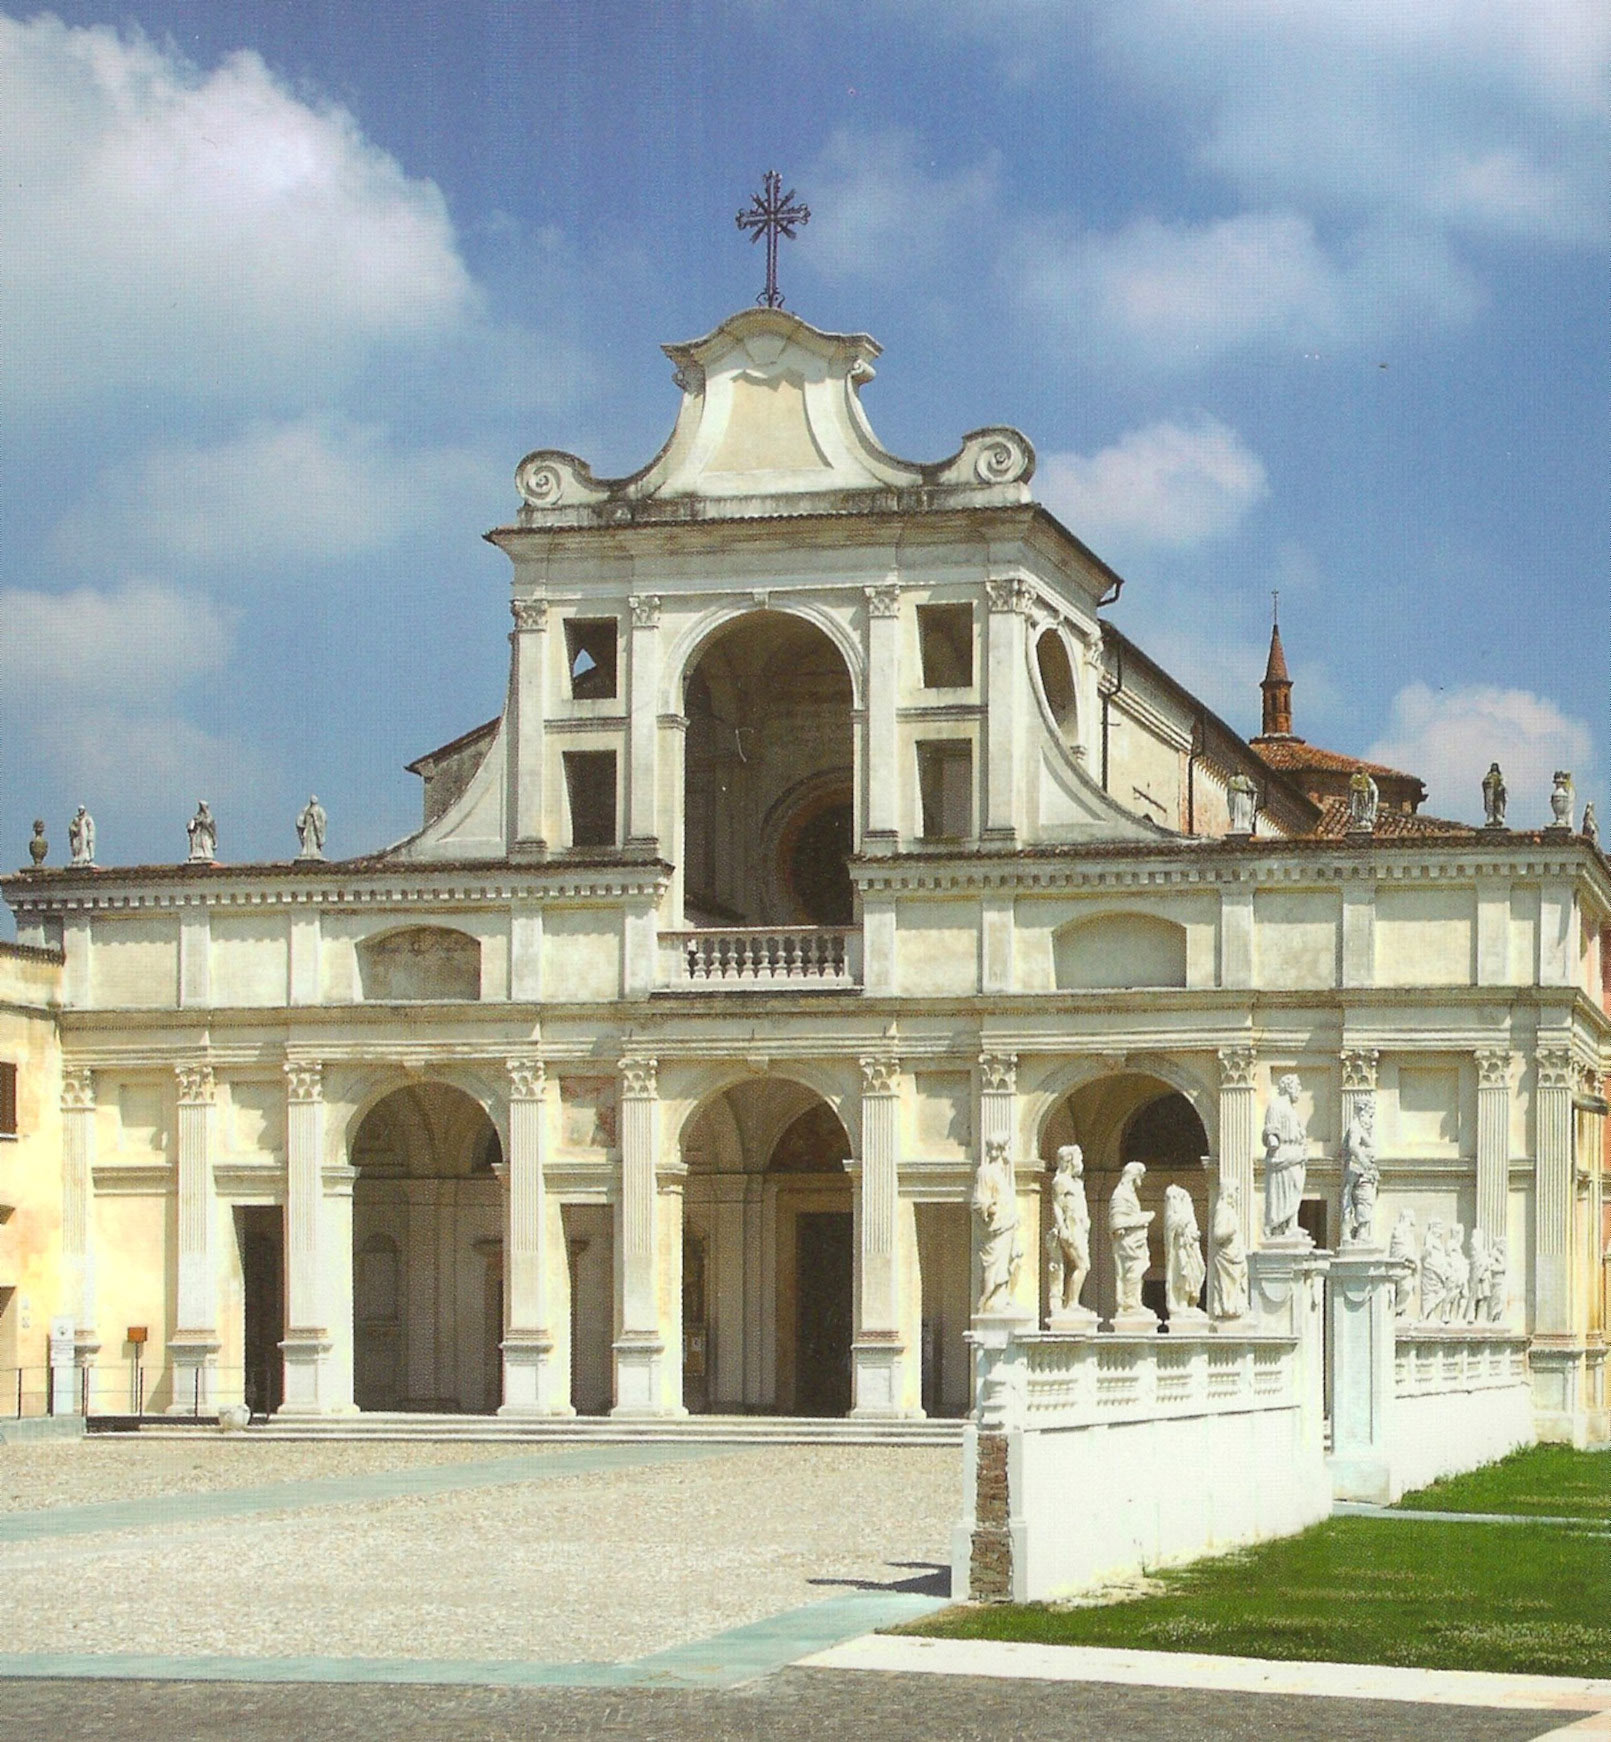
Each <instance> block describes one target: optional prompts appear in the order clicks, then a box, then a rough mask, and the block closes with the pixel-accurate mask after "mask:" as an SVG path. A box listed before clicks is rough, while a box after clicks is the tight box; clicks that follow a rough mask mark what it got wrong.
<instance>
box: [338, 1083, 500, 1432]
mask: <svg viewBox="0 0 1611 1742" xmlns="http://www.w3.org/2000/svg"><path fill="white" fill-rule="evenodd" d="M351 1154H352V1162H353V1165H354V1166H355V1167H356V1168H357V1169H358V1178H357V1181H356V1182H355V1184H354V1187H353V1205H352V1249H353V1250H352V1257H353V1400H354V1402H356V1403H357V1405H358V1407H359V1408H360V1409H376V1410H411V1411H420V1412H429V1413H442V1414H475V1413H481V1412H486V1411H490V1410H495V1409H496V1408H497V1407H498V1405H499V1403H500V1402H501V1401H502V1394H503V1386H502V1364H501V1355H500V1350H499V1345H500V1343H501V1341H502V1337H503V1208H502V1194H501V1192H500V1189H499V1186H498V1179H497V1175H496V1174H495V1173H494V1172H493V1168H494V1165H495V1164H496V1163H497V1162H499V1161H501V1160H502V1158H503V1149H502V1145H501V1144H500V1142H499V1140H498V1133H497V1129H496V1127H495V1126H494V1125H493V1123H492V1121H491V1119H489V1118H488V1117H487V1114H486V1112H485V1111H484V1109H483V1108H482V1107H481V1106H480V1105H479V1103H477V1102H476V1101H474V1100H472V1099H471V1097H470V1096H469V1095H467V1094H465V1093H464V1092H463V1091H462V1090H460V1089H455V1088H453V1087H451V1086H450V1085H449V1084H446V1083H434V1082H428V1083H419V1084H414V1085H411V1086H409V1087H408V1088H405V1089H398V1090H396V1091H395V1092H394V1093H392V1094H390V1095H387V1096H386V1097H385V1099H384V1100H382V1101H379V1102H377V1103H376V1105H375V1106H374V1107H372V1108H371V1109H370V1111H369V1112H368V1113H367V1114H366V1115H365V1117H364V1119H363V1122H362V1123H361V1124H360V1125H359V1127H358V1130H357V1133H356V1135H355V1136H354V1138H353V1142H352V1151H351Z"/></svg>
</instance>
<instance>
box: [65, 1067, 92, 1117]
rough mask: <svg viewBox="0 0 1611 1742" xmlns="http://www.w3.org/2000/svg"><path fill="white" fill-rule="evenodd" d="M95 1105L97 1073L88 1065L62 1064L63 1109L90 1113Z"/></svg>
mask: <svg viewBox="0 0 1611 1742" xmlns="http://www.w3.org/2000/svg"><path fill="white" fill-rule="evenodd" d="M94 1107H95V1073H94V1071H92V1070H91V1069H90V1068H89V1066H88V1065H66V1064H64V1065H63V1066H62V1111H63V1112H64V1113H88V1112H92V1111H93V1110H94Z"/></svg>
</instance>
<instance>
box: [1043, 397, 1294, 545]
mask: <svg viewBox="0 0 1611 1742" xmlns="http://www.w3.org/2000/svg"><path fill="white" fill-rule="evenodd" d="M1038 477H1039V480H1040V495H1041V497H1042V499H1043V500H1044V501H1045V503H1046V505H1047V506H1048V507H1049V508H1050V509H1052V510H1053V512H1054V513H1056V514H1057V515H1059V516H1060V517H1061V518H1062V519H1063V520H1065V521H1066V522H1067V523H1068V525H1069V526H1070V527H1071V528H1072V529H1073V531H1074V532H1076V533H1077V534H1078V535H1079V536H1080V537H1081V538H1082V539H1084V540H1085V542H1086V543H1087V544H1090V545H1091V546H1093V547H1094V548H1095V549H1097V550H1106V549H1107V548H1108V547H1109V546H1110V545H1111V546H1112V547H1113V548H1114V549H1115V550H1117V551H1119V552H1121V553H1131V552H1136V551H1140V550H1144V549H1148V548H1158V547H1162V548H1165V549H1175V550H1180V549H1184V548H1187V547H1189V546H1191V545H1195V544H1200V543H1202V542H1203V541H1204V540H1205V539H1211V538H1220V537H1223V536H1225V534H1227V533H1229V532H1232V531H1234V530H1235V528H1236V527H1237V526H1238V525H1239V524H1240V523H1241V521H1242V519H1243V517H1244V516H1245V515H1246V514H1247V512H1248V511H1249V509H1251V508H1252V507H1253V506H1254V505H1255V504H1256V503H1258V502H1259V501H1261V500H1262V499H1263V497H1264V496H1265V495H1266V493H1267V491H1268V484H1267V481H1266V478H1265V472H1264V466H1263V463H1262V462H1261V461H1260V459H1259V457H1258V455H1257V454H1255V453H1254V452H1253V451H1252V450H1251V449H1250V448H1248V447H1247V446H1246V444H1245V443H1244V442H1243V441H1242V438H1241V437H1240V436H1239V435H1238V434H1237V433H1236V431H1235V430H1233V429H1232V428H1230V426H1229V425H1227V424H1224V423H1221V422H1220V421H1219V419H1218V418H1213V417H1206V416H1199V417H1197V418H1196V419H1194V420H1192V421H1191V422H1189V423H1175V422H1163V423H1153V424H1148V425H1147V426H1146V427H1145V428H1143V429H1135V430H1131V431H1130V432H1129V433H1128V434H1127V435H1125V436H1122V437H1121V438H1120V439H1119V440H1118V441H1117V442H1115V443H1114V445H1113V446H1112V447H1108V448H1103V449H1102V450H1101V451H1100V452H1099V453H1095V454H1090V455H1084V454H1049V455H1047V456H1046V457H1045V458H1044V459H1043V460H1042V462H1041V465H1040V467H1039V470H1038Z"/></svg>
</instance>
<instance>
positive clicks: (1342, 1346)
mask: <svg viewBox="0 0 1611 1742" xmlns="http://www.w3.org/2000/svg"><path fill="white" fill-rule="evenodd" d="M1398 1270H1399V1266H1398V1264H1397V1263H1396V1262H1395V1261H1393V1260H1391V1259H1389V1258H1388V1256H1387V1254H1386V1252H1385V1251H1383V1250H1382V1249H1381V1248H1380V1247H1361V1246H1355V1247H1348V1248H1345V1249H1344V1250H1343V1251H1341V1252H1339V1253H1338V1254H1337V1255H1336V1257H1335V1258H1333V1259H1332V1261H1331V1272H1330V1280H1331V1326H1330V1340H1331V1457H1330V1460H1329V1464H1330V1469H1331V1484H1332V1493H1333V1494H1334V1495H1335V1496H1336V1497H1337V1498H1338V1499H1339V1500H1368V1501H1374V1502H1376V1503H1377V1504H1379V1505H1383V1506H1386V1505H1391V1504H1392V1502H1393V1501H1395V1500H1397V1499H1398V1494H1397V1493H1396V1492H1395V1484H1394V1481H1393V1468H1392V1455H1391V1446H1390V1440H1389V1436H1390V1432H1391V1428H1392V1416H1393V1402H1394V1373H1393V1354H1394V1320H1393V1284H1394V1281H1395V1279H1396V1278H1397V1276H1398Z"/></svg>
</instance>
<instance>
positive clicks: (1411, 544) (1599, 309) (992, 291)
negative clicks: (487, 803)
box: [0, 0, 1611, 864]
mask: <svg viewBox="0 0 1611 1742" xmlns="http://www.w3.org/2000/svg"><path fill="white" fill-rule="evenodd" d="M0 161H4V162H5V164H6V165H7V169H6V174H5V176H4V178H3V182H0V235H3V236H4V238H5V243H4V247H5V261H4V270H3V272H0V322H3V327H0V330H3V331H4V333H5V335H6V344H5V347H4V351H3V354H0V406H3V421H0V516H3V519H0V526H3V539H0V592H3V598H0V610H3V613H4V615H3V619H0V620H3V622H4V625H5V633H4V640H3V642H0V659H3V662H4V668H3V672H0V676H3V680H4V687H3V692H0V732H3V740H0V771H3V774H4V807H3V812H0V830H3V832H4V837H5V840H6V841H7V842H9V843H10V845H9V849H8V850H9V851H10V852H11V853H12V854H13V855H14V857H13V859H12V861H11V862H13V863H21V862H22V860H23V858H24V848H25V843H26V839H27V834H28V825H29V821H30V820H31V819H32V818H33V817H34V816H36V815H39V816H43V817H44V818H46V820H47V823H48V824H49V834H50V837H51V839H52V842H53V844H54V845H55V849H56V852H55V855H54V857H55V858H58V859H59V858H61V857H64V856H65V837H66V821H67V818H68V816H69V815H70V814H71V812H72V809H73V808H74V806H75V805H77V804H78V803H80V802H84V803H87V804H88V805H89V806H90V809H91V810H92V811H93V812H94V813H95V815H96V818H97V821H98V824H99V837H100V840H99V845H100V857H101V858H102V860H103V861H104V862H108V863H123V864H127V863H133V862H140V861H148V860H159V861H160V860H173V859H179V858H182V857H183V854H184V850H185V834H184V823H185V820H186V818H187V817H188V816H189V814H190V813H191V811H192V810H193V809H194V806H195V801H196V799H197V798H198V797H201V796H206V797H207V798H208V799H210V800H211V802H212V806H213V809H214V811H215V813H216V814H217V815H218V817H219V819H220V830H221V833H220V854H221V856H222V857H224V858H226V859H233V860H243V859H253V858H272V857H284V856H289V855H290V854H291V853H292V852H294V850H295V844H296V843H295V835H294V832H293V828H292V822H293V818H294V816H295V813H296V811H297V809H298V807H299V806H300V804H301V803H302V801H303V799H305V797H306V796H307V794H308V792H309V791H310V790H316V791H317V792H318V793H319V795H320V797H321V799H322V800H323V801H324V804H325V806H326V808H327V809H328V811H329V813H330V818H331V823H330V840H329V847H330V850H331V851H332V853H334V854H338V855H345V854H350V853H356V852H362V851H367V850H371V849H373V848H376V847H379V846H381V845H384V844H385V843H387V842H389V841H391V840H394V839H396V838H398V837H399V836H401V835H403V834H405V833H407V832H408V831H409V830H410V829H411V828H413V827H414V826H415V825H416V823H417V818H418V802H419V801H418V791H417V785H416V783H415V781H414V778H413V777H412V776H410V775H407V774H405V773H404V772H403V771H402V764H403V763H405V762H407V761H409V760H411V759H412V758H413V757H414V756H416V755H418V754H420V753H422V752H423V751H425V750H428V749H430V748H431V747H433V746H434V745H436V744H438V743H440V742H443V741H445V740H446V739H448V738H450V737H453V736H455V735H456V734H457V733H459V732H461V731H463V730H465V729H467V728H468V727H470V726H472V725H475V724H477V723H478V722H480V721H481V720H484V719H486V718H488V717H489V716H491V715H492V714H494V713H496V712H497V710H498V708H499V706H500V703H501V699H502V689H503V681H504V661H505V656H506V647H505V640H504V636H505V631H506V629H507V613H506V607H505V603H504V600H505V597H506V584H507V564H506V561H505V559H504V558H503V557H501V556H500V555H499V554H498V553H497V552H496V551H493V550H492V549H490V548H489V547H487V546H486V545H484V544H483V543H482V542H481V540H480V536H479V535H480V534H481V533H482V532H483V531H484V530H486V529H487V528H488V527H490V526H493V525H496V524H499V523H501V522H503V521H506V520H507V519H509V518H511V517H512V515H513V511H514V507H515V504H516V498H515V493H514V489H513V484H512V474H513V468H514V465H515V463H516V461H517V460H518V459H519V458H520V456H521V455H522V454H523V453H525V452H527V451H528V450H529V449H531V448H534V447H548V446H556V447H566V448H571V449H573V450H574V451H576V452H578V453H580V454H582V455H583V456H585V457H586V458H588V459H589V460H590V461H592V462H593V463H594V464H595V466H596V467H597V468H598V469H600V470H601V471H621V470H629V469H631V468H633V467H635V466H637V465H638V464H640V463H642V462H643V461H644V460H646V459H647V458H648V457H649V456H650V454H652V453H653V452H654V450H655V449H656V448H657V447H658V445H659V443H660V441H661V440H662V439H663V437H664V435H665V433H666V431H667V430H668V429H669V427H670V423H671V420H672V418H673V416H674V415H675V409H676V390H675V388H674V387H673V385H672V383H671V380H670V371H669V365H668V364H667V363H666V361H665V360H664V359H663V358H662V357H661V356H660V354H659V351H658V348H657V347H658V346H659V345H660V344H661V343H662V342H663V341H667V340H680V339H687V338H692V337H695V336H697V335H699V334H701V333H704V332H706V331H708V330H709V329H710V328H712V327H714V326H715V325H716V324H717V323H718V322H719V321H721V320H722V319H723V318H724V317H725V316H727V315H728V314H730V313H732V312H734V311H735V310H736V309H738V308H741V307H743V306H745V305H747V304H748V303H749V302H750V300H751V299H752V298H753V297H754V295H755V293H756V291H757V290H758V289H759V287H760V281H761V269H762V263H761V253H760V250H759V249H756V248H752V247H751V246H750V245H749V244H748V243H747V242H746V241H745V240H744V238H743V237H741V236H740V235H739V233H738V232H737V230H736V229H735V228H734V225H733V214H734V212H735V211H736V210H737V209H738V208H739V207H740V206H742V205H743V204H744V203H745V202H746V200H747V198H748V196H749V194H750V192H751V191H752V190H753V189H754V188H755V187H756V186H757V185H758V183H759V178H760V176H761V174H762V172H763V171H764V170H766V169H767V168H769V167H772V166H774V165H775V166H776V167H777V168H778V169H780V170H781V171H782V172H783V174H784V176H785V180H786V184H787V185H792V186H794V187H795V188H796V189H797V190H798V192H799V194H800V197H801V198H803V199H804V200H806V201H807V202H808V203H809V204H810V206H811V207H812V211H813V214H814V215H813V219H812V222H811V224H810V226H809V227H808V228H807V229H806V230H805V231H804V232H803V233H802V235H801V238H800V240H799V241H798V242H797V243H795V244H793V245H789V244H785V246H784V264H783V269H782V279H783V288H784V291H785V294H786V296H787V298H788V306H789V307H790V308H791V309H793V310H794V311H795V312H797V313H798V314H800V315H802V316H803V317H804V318H806V319H807V320H810V321H812V322H814V323H815V324H817V325H819V326H823V327H828V328H837V329H841V330H846V329H848V330H857V331H866V332H870V333H872V334H873V335H874V336H875V337H876V338H877V339H878V340H879V341H880V343H881V344H882V345H883V346H884V356H883V358H882V360H881V363H880V368H879V378H878V380H877V381H876V382H874V383H873V384H872V385H871V386H869V388H868V389H867V390H866V392H865V394H864V403H865V405H866V407H867V410H868V413H869V416H870V417H871V419H872V422H873V425H874V428H875V429H876V430H877V431H878V432H879V434H880V436H881V437H882V439H883V440H884V442H885V443H886V445H888V446H889V447H890V448H892V449H893V450H894V451H895V452H897V453H901V454H904V455H907V456H909V457H912V458H918V459H936V458H940V457H943V456H944V455H946V454H949V453H951V452H952V451H954V449H955V448H956V446H957V444H958V441H959V439H960V437H961V435H962V434H963V432H964V431H966V430H969V429H972V428H975V427H977V426H979V425H980V424H984V423H997V422H1001V423H1011V424H1015V425H1017V426H1019V427H1020V428H1022V429H1023V430H1024V431H1025V432H1026V433H1027V434H1028V435H1029V437H1030V439H1031V440H1032V441H1033V442H1034V444H1035V446H1036V449H1037V451H1038V453H1039V456H1040V471H1039V473H1038V476H1037V480H1036V489H1037V492H1038V493H1039V494H1040V496H1041V497H1042V499H1043V500H1045V501H1046V502H1047V503H1048V504H1049V505H1050V506H1051V507H1052V508H1053V509H1054V510H1055V511H1056V512H1058V513H1059V514H1060V515H1061V516H1062V517H1063V518H1064V519H1065V520H1066V522H1067V523H1068V524H1069V526H1071V527H1072V528H1073V530H1074V531H1075V532H1076V533H1078V534H1079V535H1080V536H1081V537H1083V538H1084V539H1085V540H1086V541H1087V542H1088V543H1089V544H1091V545H1092V546H1093V547H1094V548H1095V549H1096V550H1097V551H1098V552H1099V553H1101V554H1102V555H1103V556H1104V557H1106V558H1107V559H1108V560H1109V561H1110V562H1112V563H1113V564H1114V565H1115V566H1116V567H1117V568H1118V569H1119V570H1120V571H1121V572H1122V573H1123V574H1125V575H1126V576H1127V578H1128V583H1129V584H1128V586H1127V588H1126V591H1125V593H1124V597H1123V599H1122V600H1121V602H1120V604H1119V605H1118V606H1117V607H1116V608H1115V610H1114V612H1113V616H1114V620H1115V621H1116V622H1117V623H1118V624H1119V625H1120V626H1121V627H1122V628H1124V629H1125V630H1126V631H1127V632H1128V633H1130V634H1131V635H1132V636H1134V637H1135V638H1136V639H1137V640H1139V641H1140V642H1141V643H1142V645H1143V646H1145V647H1146V648H1147V649H1148V650H1149V651H1150V652H1151V653H1153V654H1154V656H1155V657H1157V658H1159V659H1160V660H1161V661H1162V662H1163V663H1164V664H1165V665H1166V666H1168V667H1169V668H1170V669H1172V670H1173V671H1175V672H1176V673H1177V675H1179V676H1180V677H1181V678H1182V679H1183V680H1184V681H1186V682H1187V683H1188V684H1189V685H1191V686H1192V687H1194V688H1196V689H1197V690H1198V691H1199V693H1200V694H1202V696H1203V697H1204V699H1205V700H1207V701H1208V702H1209V703H1210V704H1211V705H1212V706H1214V707H1216V708H1217V709H1218V710H1219V711H1220V712H1222V713H1223V714H1224V715H1225V716H1226V717H1227V718H1228V719H1230V720H1231V722H1232V723H1233V724H1235V725H1236V726H1238V727H1239V728H1240V729H1242V730H1244V731H1247V732H1252V731H1254V730H1256V729H1257V700H1258V689H1257V682H1258V678H1259V676H1260V675H1261V672H1262V668H1263V659H1264V651H1265V646H1266V642H1267V638H1268V625H1269V610H1270V591H1271V589H1272V588H1277V587H1278V588H1279V589H1280V591H1281V618H1282V630H1283V636H1284V639H1285V642H1286V647H1287V651H1288V656H1289V660H1290V663H1291V665H1292V667H1293V673H1294V677H1295V680H1296V686H1297V687H1296V698H1295V699H1296V712H1297V729H1298V730H1299V731H1300V732H1301V733H1303V734H1304V735H1305V736H1306V737H1308V738H1310V739H1311V740H1312V741H1314V742H1318V743H1323V744H1326V745H1328V746H1330V747H1332V748H1336V749H1341V750H1347V751H1350V752H1354V753H1359V754H1366V755H1371V756H1374V757H1377V758H1379V759H1381V760H1385V761H1388V762H1392V763H1395V764H1397V765H1399V766H1403V767H1409V768H1412V769H1414V770H1416V771H1417V772H1419V773H1421V774H1422V775H1423V776H1424V777H1425V778H1426V779H1427V780H1428V782H1429V784H1430V786H1431V788H1432V795H1431V801H1430V805H1429V808H1431V809H1433V810H1435V811H1438V812H1440V813H1442V814H1446V815H1455V816H1465V817H1472V816H1476V817H1480V799H1479V797H1478V793H1477V785H1476V783H1477V780H1478V778H1479V777H1480V774H1481V772H1482V770H1483V769H1485V768H1486V767H1487V764H1488V762H1489V761H1490V760H1491V759H1493V758H1495V757H1497V758H1498V759H1499V760H1500V761H1501V762H1502V763H1503V764H1504V766H1505V769H1506V773H1507V775H1508V777H1509V782H1510V789H1511V818H1512V821H1513V822H1516V823H1518V824H1524V825H1525V824H1538V823H1541V822H1543V821H1544V820H1546V813H1547V794H1548V787H1549V779H1548V777H1549V773H1550V771H1551V770H1552V769H1553V768H1555V767H1570V768H1572V769H1573V770H1574V771H1575V773H1576V775H1577V780H1578V787H1579V793H1580V798H1589V797H1598V798H1599V800H1600V805H1599V808H1600V810H1601V811H1602V812H1603V811H1604V810H1605V808H1606V805H1605V797H1606V793H1607V782H1606V770H1607V760H1608V759H1607V728H1608V726H1611V715H1608V701H1611V683H1608V657H1611V655H1608V650H1611V608H1608V604H1607V600H1608V595H1611V589H1608V586H1607V558H1608V555H1611V537H1608V533H1611V506H1608V504H1611V492H1608V490H1607V481H1608V479H1611V437H1608V418H1607V407H1608V405H1611V364H1608V352H1607V343H1606V339H1607V322H1606V300H1605V291H1606V284H1607V243H1608V237H1611V201H1608V173H1607V165H1608V164H1611V10H1608V9H1607V8H1606V7H1605V6H1604V5H1603V4H1601V3H1600V0H1514V3H1512V0H1416V3H1415V4H1414V5H1412V6H1405V5H1404V4H1403V3H1402V0H1301V3H1299V0H1280V3H1278V0H1059V3H1056V4H1043V3H1038V0H1016V3H1015V0H992V3H991V4H989V5H986V4H983V3H982V0H922V3H918V0H875V3H873V4H869V5H867V6H865V7H862V8H857V9H854V10H849V9H846V8H843V7H841V6H835V5H828V4H822V3H818V0H791V3H790V4H787V5H784V4H771V3H769V0H691V3H689V4H686V5H682V6H667V5H647V4H645V5H629V4H620V3H609V0H605V3H601V4H597V5H591V6H579V5H575V4H569V5H544V4H538V3H532V0H526V3H521V4H514V3H509V4H486V3H483V4H475V3H474V0H451V3H449V0H441V3H437V4H427V3H423V0H393V3H391V4H388V5H387V6H386V7H384V8H380V7H355V6H351V5H350V4H347V5H342V4H334V3H331V4H313V3H297V0H279V3H276V4H256V5H249V4H231V3H229V0H205V3H196V0H193V3H180V0H170V3H166V4H162V3H157V0H143V3H142V0H135V3H133V4H127V5H99V4H94V3H87V4H82V5H71V6H66V7H63V8H61V9H59V10H58V11H56V12H54V13H34V12H28V11H21V10H12V11H10V12H9V13H0ZM1608 821H1611V818H1608Z"/></svg>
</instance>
